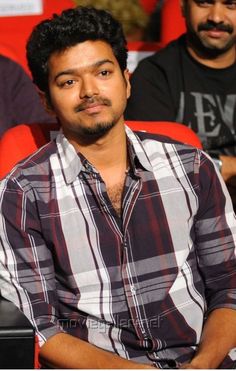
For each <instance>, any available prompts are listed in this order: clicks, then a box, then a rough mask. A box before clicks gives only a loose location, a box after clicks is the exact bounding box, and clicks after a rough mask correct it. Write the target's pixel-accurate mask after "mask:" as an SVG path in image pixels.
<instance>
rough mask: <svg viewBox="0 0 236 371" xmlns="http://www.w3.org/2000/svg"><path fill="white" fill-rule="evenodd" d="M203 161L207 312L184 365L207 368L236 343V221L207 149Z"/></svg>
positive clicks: (202, 265)
mask: <svg viewBox="0 0 236 371" xmlns="http://www.w3.org/2000/svg"><path fill="white" fill-rule="evenodd" d="M200 164H201V165H200V169H199V189H198V190H197V192H198V195H199V197H198V199H199V208H198V213H197V216H196V224H195V231H196V238H195V246H196V254H197V257H198V266H199V271H200V273H201V277H202V279H203V280H204V285H205V295H206V310H207V312H206V313H205V317H206V320H205V323H204V326H203V332H202V335H201V339H200V342H199V348H198V350H197V352H196V355H195V356H194V358H193V359H192V361H191V362H190V363H189V364H187V365H185V366H183V367H186V368H200V369H202V368H204V369H208V368H217V367H219V365H220V364H221V363H222V361H223V360H224V358H225V357H226V356H227V354H228V353H229V352H230V350H231V349H232V348H234V347H236V254H235V240H236V235H235V234H236V224H235V216H234V212H233V209H232V203H231V200H230V197H229V194H228V191H227V189H226V185H225V182H224V181H223V179H222V177H221V175H220V174H219V173H218V172H216V170H215V166H214V164H213V163H212V161H211V160H210V159H208V158H207V156H206V155H205V154H204V153H201V155H200ZM196 189H197V188H196Z"/></svg>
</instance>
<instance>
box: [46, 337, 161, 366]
mask: <svg viewBox="0 0 236 371" xmlns="http://www.w3.org/2000/svg"><path fill="white" fill-rule="evenodd" d="M40 362H41V363H42V364H43V365H44V366H48V367H52V368H64V369H67V368H70V369H76V368H77V369H150V368H154V367H152V366H151V365H145V364H140V363H136V362H132V361H129V360H127V359H124V358H121V357H120V356H117V355H115V354H113V353H110V352H107V351H104V350H103V349H100V348H97V347H95V346H94V345H91V344H89V343H87V342H85V341H83V340H80V339H78V338H75V337H73V336H71V335H68V334H63V333H61V334H57V335H54V336H52V337H51V338H49V340H48V341H46V343H45V344H44V345H43V346H42V348H41V350H40Z"/></svg>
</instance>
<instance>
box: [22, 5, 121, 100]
mask: <svg viewBox="0 0 236 371" xmlns="http://www.w3.org/2000/svg"><path fill="white" fill-rule="evenodd" d="M88 40H92V41H96V40H101V41H104V42H106V43H108V44H109V45H110V46H111V48H112V50H113V53H114V55H115V57H116V59H117V61H118V63H119V66H120V68H121V71H122V72H123V71H124V70H125V69H126V66H127V48H126V40H125V36H124V33H123V30H122V26H121V24H120V23H119V22H118V21H117V20H115V19H114V18H113V17H112V16H111V15H110V13H108V12H106V11H104V10H98V9H95V8H92V7H77V8H74V9H67V10H64V11H63V12H62V13H61V14H60V15H57V14H54V15H53V17H52V18H51V19H47V20H44V21H42V22H41V23H39V24H38V25H37V26H36V27H35V28H34V30H33V32H32V34H31V36H30V38H29V40H28V42H27V48H26V49H27V59H28V65H29V68H30V71H31V73H32V77H33V81H34V83H35V84H36V85H37V86H38V88H39V89H40V90H41V91H43V92H45V93H47V94H49V92H48V60H49V58H50V56H51V55H52V54H53V53H54V52H61V51H64V50H66V49H67V48H69V47H72V46H75V45H76V44H78V43H81V42H84V41H88Z"/></svg>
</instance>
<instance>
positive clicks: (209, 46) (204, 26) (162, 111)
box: [126, 0, 236, 204]
mask: <svg viewBox="0 0 236 371" xmlns="http://www.w3.org/2000/svg"><path fill="white" fill-rule="evenodd" d="M181 5H182V11H183V15H184V17H185V19H186V28H187V33H186V34H185V35H183V36H181V37H180V38H179V39H177V40H176V41H173V42H171V43H170V44H169V45H168V46H167V47H166V48H164V49H163V50H161V51H160V52H157V53H156V54H154V55H153V56H151V57H149V58H147V59H146V60H143V61H142V62H141V63H140V65H139V66H138V67H137V69H136V71H134V73H133V75H132V80H131V85H132V96H131V98H130V100H129V103H128V109H127V112H126V117H127V119H131V120H164V121H177V122H182V123H184V124H186V125H188V126H190V127H191V128H192V129H193V130H194V131H195V132H196V133H197V134H198V135H199V136H200V138H201V140H202V143H203V146H204V149H205V150H207V151H208V152H209V154H210V155H211V156H212V157H213V158H214V160H215V162H216V164H217V165H218V167H219V168H220V169H221V172H222V176H223V178H224V180H225V181H226V182H227V185H228V187H229V189H230V190H231V195H232V198H233V201H234V203H235V204H236V197H235V193H236V191H235V189H236V188H235V187H236V180H235V175H236V158H235V156H236V136H235V135H236V64H235V57H236V53H235V41H236V1H235V0H208V1H202V0H182V1H181ZM173 22H174V19H173Z"/></svg>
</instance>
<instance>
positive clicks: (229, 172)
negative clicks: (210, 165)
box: [220, 155, 236, 187]
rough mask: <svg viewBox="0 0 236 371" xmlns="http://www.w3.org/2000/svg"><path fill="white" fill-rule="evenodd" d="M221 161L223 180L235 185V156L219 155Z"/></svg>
mask: <svg viewBox="0 0 236 371" xmlns="http://www.w3.org/2000/svg"><path fill="white" fill-rule="evenodd" d="M220 159H221V161H222V169H221V175H222V177H223V179H224V181H225V182H226V183H227V182H229V183H230V184H231V185H232V186H235V187H236V157H234V156H223V155H222V156H220Z"/></svg>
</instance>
